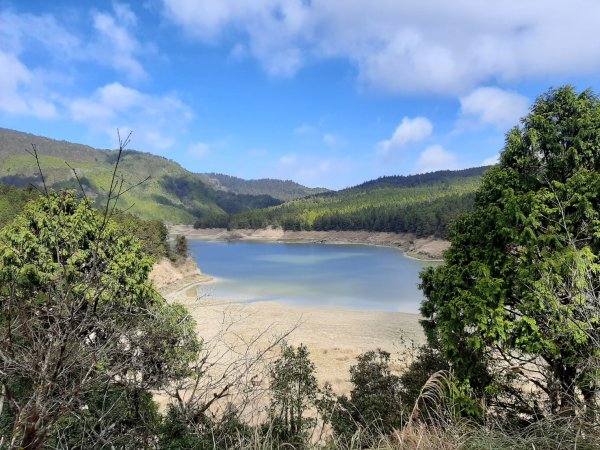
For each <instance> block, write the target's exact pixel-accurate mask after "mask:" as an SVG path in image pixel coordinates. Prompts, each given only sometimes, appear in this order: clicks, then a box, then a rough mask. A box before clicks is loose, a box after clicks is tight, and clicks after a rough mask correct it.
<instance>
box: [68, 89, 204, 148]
mask: <svg viewBox="0 0 600 450" xmlns="http://www.w3.org/2000/svg"><path fill="white" fill-rule="evenodd" d="M66 107H67V110H68V112H69V114H70V116H71V118H72V119H73V120H74V121H76V122H80V123H83V124H85V125H87V126H88V127H90V128H91V129H92V130H95V131H101V132H105V133H107V134H108V135H109V136H111V137H114V133H115V130H116V129H117V128H128V129H132V130H134V131H135V134H136V145H137V146H139V147H140V148H144V149H147V150H155V151H158V152H162V151H165V150H168V149H169V148H171V147H172V146H173V145H174V144H175V142H176V140H175V137H174V136H176V135H177V133H178V132H179V131H181V130H183V129H184V127H185V125H186V124H187V123H188V122H189V121H190V120H191V119H192V118H193V116H194V115H193V113H192V110H191V109H190V108H189V107H188V106H187V105H185V104H184V103H183V102H181V101H180V100H179V99H178V98H177V97H174V96H170V95H164V96H155V95H149V94H146V93H143V92H141V91H138V90H137V89H133V88H130V87H127V86H123V85H122V84H120V83H110V84H107V85H106V86H103V87H101V88H98V89H97V90H96V91H95V92H94V93H93V94H92V95H91V96H89V97H79V98H74V99H71V100H67V101H66Z"/></svg>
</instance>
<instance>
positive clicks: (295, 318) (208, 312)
mask: <svg viewBox="0 0 600 450" xmlns="http://www.w3.org/2000/svg"><path fill="white" fill-rule="evenodd" d="M164 295H165V297H166V298H167V300H168V301H170V302H176V303H180V304H182V305H184V306H185V307H186V308H187V309H188V310H189V312H190V314H191V315H192V317H193V318H194V319H195V320H196V322H197V324H198V335H199V337H201V338H203V339H206V340H208V341H210V340H213V339H216V336H219V335H220V333H222V331H223V330H224V329H227V334H228V336H230V337H233V338H235V339H236V340H241V341H252V340H254V339H255V338H256V336H258V335H259V334H260V333H261V332H264V331H265V330H268V331H267V333H265V335H264V336H262V337H261V338H260V339H259V340H258V341H257V345H266V343H267V340H268V339H270V338H272V337H273V336H277V335H280V334H282V333H286V332H288V331H290V330H291V333H290V334H289V336H288V337H287V338H286V340H287V342H289V343H290V344H292V345H296V346H297V345H300V344H304V345H306V346H307V347H308V350H309V351H310V354H311V360H312V361H313V362H314V363H315V366H316V375H317V379H318V381H319V383H326V382H327V383H331V385H332V386H333V389H334V390H335V391H336V392H338V393H347V392H349V390H350V388H351V384H350V381H349V378H350V375H349V369H350V366H352V365H354V364H356V357H357V356H358V355H360V354H362V353H364V352H366V351H369V350H376V349H378V348H380V349H382V350H386V351H388V352H390V353H391V354H392V359H393V364H392V368H393V369H395V370H396V371H401V370H402V368H403V366H405V364H406V361H404V362H403V361H400V360H399V359H398V358H399V357H400V355H401V354H402V353H403V352H404V351H405V350H406V348H407V347H410V346H411V345H413V344H415V345H419V344H422V343H423V342H424V335H423V332H422V330H421V326H420V325H419V319H420V318H421V317H420V316H419V315H418V314H410V313H401V312H382V311H353V310H344V309H334V308H318V307H297V306H291V305H286V304H283V303H278V302H272V301H264V302H244V301H240V300H238V299H224V298H215V297H212V296H211V295H210V283H208V284H206V283H203V282H196V283H192V284H190V285H186V286H183V287H180V288H179V289H175V290H170V292H165V293H164Z"/></svg>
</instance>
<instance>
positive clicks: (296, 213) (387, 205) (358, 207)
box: [196, 167, 487, 237]
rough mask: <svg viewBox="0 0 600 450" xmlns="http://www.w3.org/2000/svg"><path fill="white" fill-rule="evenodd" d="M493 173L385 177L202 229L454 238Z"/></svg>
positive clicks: (212, 221) (202, 223) (208, 222)
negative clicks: (458, 221)
mask: <svg viewBox="0 0 600 450" xmlns="http://www.w3.org/2000/svg"><path fill="white" fill-rule="evenodd" d="M486 169H487V167H478V168H473V169H466V170H459V171H448V170H446V171H439V172H432V173H427V174H420V175H411V176H392V177H382V178H379V179H377V180H373V181H368V182H366V183H363V184H361V185H358V186H355V187H352V188H348V189H344V190H342V191H339V192H328V193H323V194H318V195H314V196H312V197H308V198H304V199H298V200H293V201H290V202H287V203H284V204H282V205H279V206H276V207H272V208H267V209H263V210H254V211H248V212H245V213H242V214H235V215H230V216H219V217H218V218H205V219H201V220H199V221H198V222H197V223H196V226H197V227H208V226H228V227H230V228H263V227H266V226H280V227H283V228H284V229H290V230H323V231H326V230H366V231H391V232H411V233H415V234H417V235H418V236H430V235H436V236H439V237H447V236H448V226H449V224H450V223H451V222H452V221H453V220H454V219H455V218H456V217H457V216H458V215H461V214H463V213H466V212H468V211H470V209H471V208H472V205H473V200H474V192H475V190H476V189H477V187H478V186H479V182H480V178H481V175H482V174H483V172H484V171H485V170H486Z"/></svg>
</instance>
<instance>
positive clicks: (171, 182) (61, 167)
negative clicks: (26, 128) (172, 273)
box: [0, 128, 281, 223]
mask: <svg viewBox="0 0 600 450" xmlns="http://www.w3.org/2000/svg"><path fill="white" fill-rule="evenodd" d="M32 144H33V145H35V146H36V148H37V150H38V153H39V155H40V163H41V166H42V169H43V172H44V176H45V178H46V181H47V183H48V185H49V186H50V187H53V188H65V187H66V188H78V185H77V182H76V180H75V178H74V176H73V173H72V171H71V169H70V168H69V167H68V166H67V164H66V162H68V163H69V164H70V165H71V166H72V167H74V168H75V169H76V170H77V173H78V175H79V177H80V179H81V182H82V184H83V186H84V188H85V190H86V194H87V195H88V196H89V197H90V198H93V199H95V200H96V202H97V203H98V204H101V203H102V201H104V200H105V199H106V190H107V189H108V187H109V184H110V179H111V176H112V173H113V168H114V163H115V161H116V158H117V151H115V150H96V149H94V148H92V147H88V146H86V145H81V144H73V143H70V142H66V141H57V140H53V139H48V138H44V137H40V136H34V135H32V134H27V133H22V132H18V131H13V130H7V129H2V128H0V161H1V162H2V164H0V184H5V185H11V186H17V187H19V186H26V185H27V184H29V183H35V184H38V185H39V184H40V178H39V175H38V172H39V171H38V168H37V165H36V162H35V160H34V158H33V157H32V156H31V155H29V154H28V153H27V151H26V150H30V149H31V145H32ZM119 176H120V177H121V176H122V177H123V179H124V180H125V186H131V185H134V184H137V183H138V182H139V181H141V180H144V179H145V178H146V177H150V178H149V179H148V180H147V181H146V182H144V183H143V184H142V185H141V186H138V187H135V188H133V189H132V190H130V191H129V192H127V193H126V194H125V195H123V196H122V198H121V200H120V203H119V208H120V209H123V210H125V209H126V210H128V211H130V212H131V213H133V214H136V215H139V216H140V217H143V218H145V219H160V220H165V221H167V222H170V223H193V222H194V220H196V219H197V218H198V217H204V216H215V215H223V214H227V213H240V212H242V211H245V210H249V209H253V208H262V207H267V206H273V205H277V204H280V203H281V201H280V200H277V199H275V198H273V197H270V196H267V195H242V194H236V193H232V192H226V191H223V190H215V189H213V188H212V187H210V186H209V185H207V184H206V183H205V182H203V181H202V180H201V179H200V178H199V177H198V176H197V175H195V174H193V173H191V172H189V171H187V170H186V169H184V168H183V167H181V166H180V165H179V164H177V163H175V162H174V161H171V160H169V159H166V158H163V157H160V156H156V155H152V154H149V153H143V152H139V151H135V150H126V151H125V152H124V153H123V157H122V159H121V163H120V165H119Z"/></svg>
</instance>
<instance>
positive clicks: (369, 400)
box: [332, 350, 403, 444]
mask: <svg viewBox="0 0 600 450" xmlns="http://www.w3.org/2000/svg"><path fill="white" fill-rule="evenodd" d="M357 360H358V362H357V364H356V365H354V366H352V367H351V368H350V381H351V382H352V385H353V387H352V391H351V392H350V398H348V397H346V396H345V395H343V396H341V397H339V398H338V407H337V408H336V409H335V410H334V414H333V417H332V425H333V429H334V431H335V433H336V434H337V435H338V436H339V437H341V438H343V439H345V440H348V441H350V440H351V439H353V438H354V436H355V434H356V432H357V431H360V432H361V433H362V439H363V441H364V442H365V443H367V444H368V443H369V440H373V442H370V443H376V442H377V440H378V439H380V438H381V436H382V435H386V434H389V433H390V432H391V431H392V430H394V429H399V428H400V427H401V425H402V415H403V407H402V400H401V391H400V387H401V385H400V379H399V378H398V376H397V375H394V374H393V373H392V371H391V369H390V354H389V353H388V352H386V351H383V350H377V351H369V352H366V353H363V354H362V355H360V356H358V358H357Z"/></svg>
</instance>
